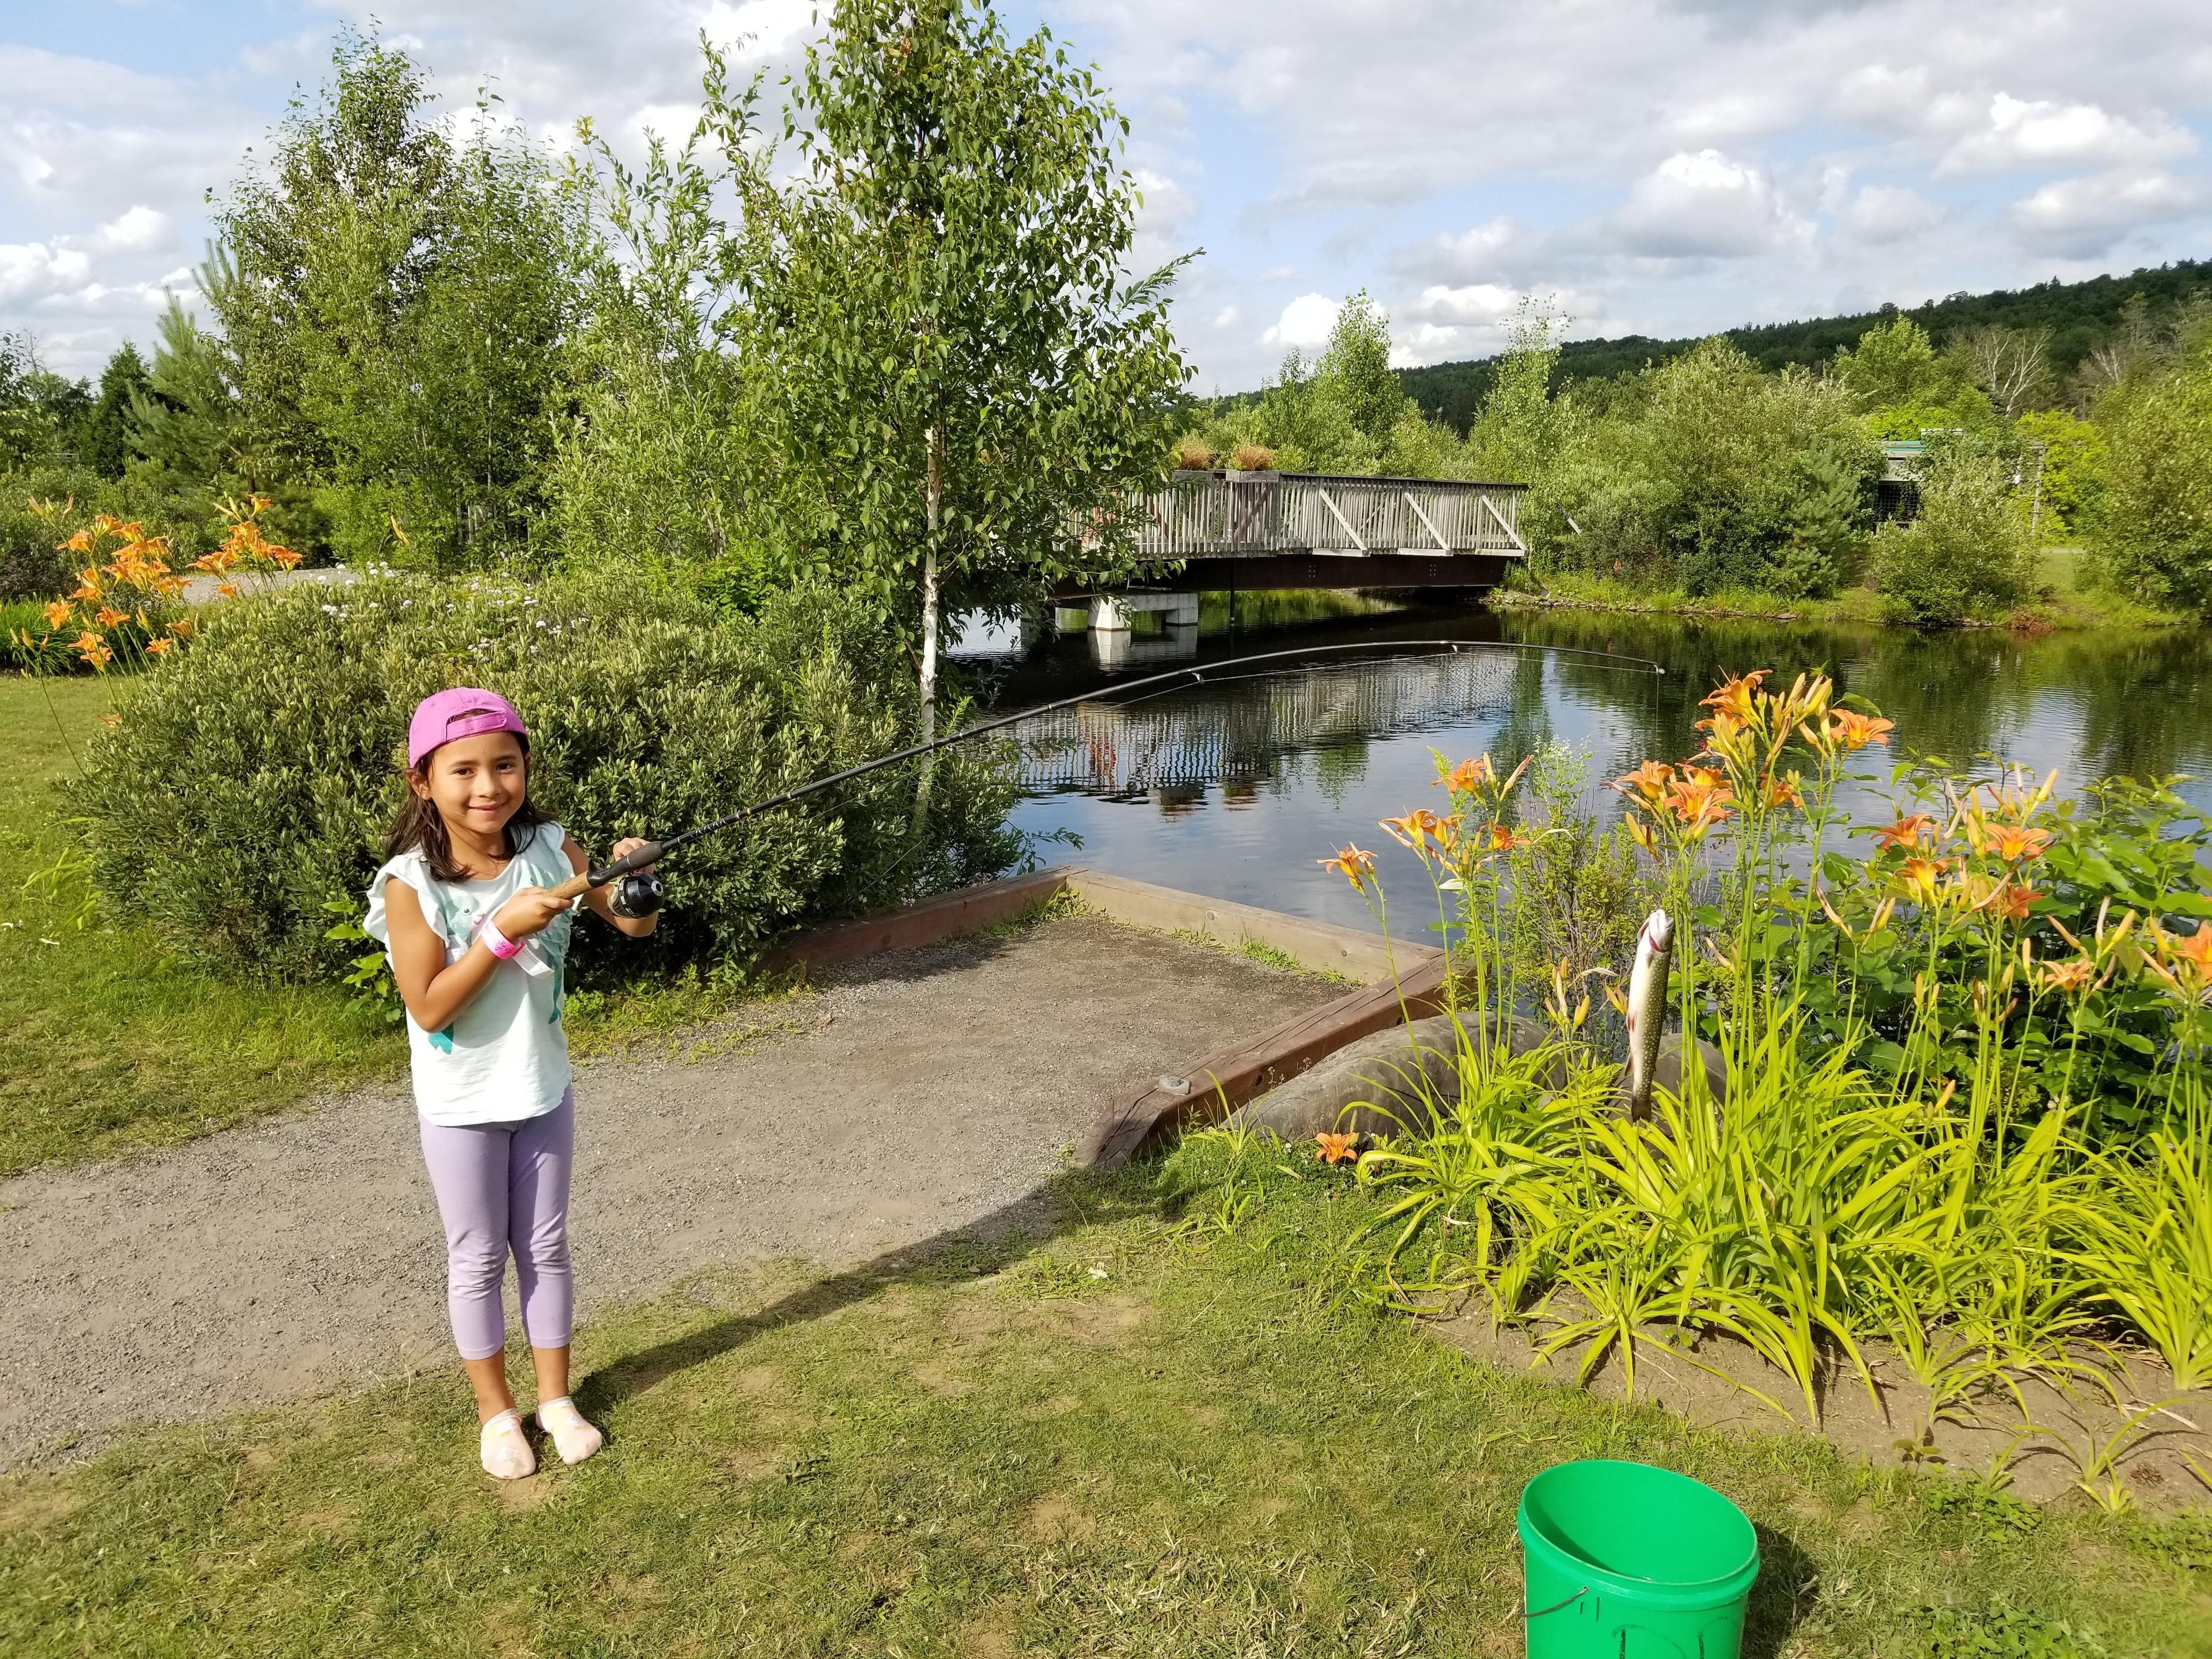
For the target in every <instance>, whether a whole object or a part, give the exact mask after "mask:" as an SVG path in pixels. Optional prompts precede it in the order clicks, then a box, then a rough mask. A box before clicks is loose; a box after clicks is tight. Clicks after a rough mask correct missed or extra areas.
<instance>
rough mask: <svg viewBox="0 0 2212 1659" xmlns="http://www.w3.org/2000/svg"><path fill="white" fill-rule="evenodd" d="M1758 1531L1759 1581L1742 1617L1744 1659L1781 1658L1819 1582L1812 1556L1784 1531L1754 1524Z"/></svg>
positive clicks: (1752, 1588) (1817, 1569) (1818, 1574)
mask: <svg viewBox="0 0 2212 1659" xmlns="http://www.w3.org/2000/svg"><path fill="white" fill-rule="evenodd" d="M1753 1530H1754V1531H1756V1532H1757V1533H1758V1534H1759V1582H1758V1583H1755V1584H1753V1586H1752V1587H1751V1609H1750V1612H1749V1613H1748V1614H1747V1616H1746V1618H1745V1620H1744V1627H1743V1659H1780V1655H1781V1653H1782V1650H1783V1649H1784V1647H1785V1646H1786V1645H1788V1644H1789V1640H1790V1632H1792V1631H1794V1630H1796V1628H1797V1621H1798V1620H1801V1619H1802V1618H1803V1617H1804V1616H1805V1609H1806V1607H1807V1606H1808V1604H1809V1603H1810V1601H1811V1600H1812V1596H1813V1592H1814V1589H1815V1587H1816V1586H1817V1585H1818V1583H1819V1582H1820V1569H1819V1568H1818V1567H1816V1566H1815V1565H1814V1563H1813V1558H1812V1557H1811V1556H1809V1555H1808V1554H1806V1553H1805V1552H1804V1551H1803V1550H1802V1549H1800V1548H1799V1547H1797V1541H1796V1539H1794V1538H1792V1537H1790V1534H1788V1533H1786V1532H1777V1531H1775V1530H1774V1528H1771V1527H1762V1526H1759V1524H1758V1523H1757V1522H1753Z"/></svg>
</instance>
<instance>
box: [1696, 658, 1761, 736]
mask: <svg viewBox="0 0 2212 1659" xmlns="http://www.w3.org/2000/svg"><path fill="white" fill-rule="evenodd" d="M1769 672H1770V670H1767V669H1764V668H1754V669H1753V670H1752V671H1751V672H1749V673H1748V674H1739V675H1737V676H1736V677H1735V678H1734V679H1732V680H1723V682H1722V683H1721V684H1719V685H1718V686H1717V687H1716V688H1715V689H1714V690H1713V692H1712V695H1711V696H1708V697H1706V698H1705V701H1704V702H1701V703H1700V704H1699V707H1700V708H1711V709H1713V710H1715V711H1717V713H1719V714H1728V715H1730V716H1732V717H1733V718H1734V719H1735V720H1737V721H1738V722H1740V723H1741V724H1745V725H1748V724H1749V723H1750V722H1751V721H1752V720H1753V718H1754V717H1755V716H1756V714H1757V713H1758V709H1759V682H1760V681H1761V680H1763V679H1765V678H1766V677H1767V674H1768V673H1769Z"/></svg>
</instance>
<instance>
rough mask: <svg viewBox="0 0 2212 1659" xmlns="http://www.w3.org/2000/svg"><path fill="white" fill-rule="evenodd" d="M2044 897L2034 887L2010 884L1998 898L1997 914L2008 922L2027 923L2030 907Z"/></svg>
mask: <svg viewBox="0 0 2212 1659" xmlns="http://www.w3.org/2000/svg"><path fill="white" fill-rule="evenodd" d="M2042 896H2043V895H2042V894H2041V893H2039V892H2038V891H2036V890H2035V889H2034V888H2033V887H2023V886H2021V884H2019V883H2018V882H2008V883H2007V884H2006V885H2005V887H2004V890H2003V891H2002V893H2000V894H1999V895H1998V897H1997V907H1996V908H1997V914H1998V915H2001V916H2002V917H2003V918H2004V919H2005V920H2006V921H2027V918H2028V914H2029V910H2030V907H2032V906H2033V904H2034V903H2035V902H2036V900H2038V899H2039V898H2041V897H2042Z"/></svg>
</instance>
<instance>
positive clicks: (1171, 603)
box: [1089, 593, 1198, 668]
mask: <svg viewBox="0 0 2212 1659" xmlns="http://www.w3.org/2000/svg"><path fill="white" fill-rule="evenodd" d="M1139 611H1148V612H1151V613H1152V614H1153V615H1155V616H1157V617H1159V619H1160V632H1159V634H1158V635H1157V636H1153V635H1147V636H1146V637H1145V638H1142V639H1139V638H1138V637H1137V636H1136V634H1135V632H1134V629H1133V623H1132V621H1131V618H1132V617H1134V616H1135V615H1136V614H1137V613H1138V612H1139ZM1089 621H1090V630H1091V655H1092V657H1093V658H1094V659H1097V663H1098V665H1099V666H1100V667H1101V668H1127V667H1132V666H1134V665H1137V664H1139V663H1169V662H1188V661H1189V660H1191V659H1193V658H1194V657H1195V656H1197V655H1198V595H1197V594H1195V593H1101V594H1098V595H1097V596H1096V597H1095V598H1093V599H1091V615H1090V619H1089Z"/></svg>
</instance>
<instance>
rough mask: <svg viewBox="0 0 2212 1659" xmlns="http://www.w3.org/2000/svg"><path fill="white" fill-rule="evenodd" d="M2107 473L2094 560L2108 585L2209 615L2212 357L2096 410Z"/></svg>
mask: <svg viewBox="0 0 2212 1659" xmlns="http://www.w3.org/2000/svg"><path fill="white" fill-rule="evenodd" d="M2097 415H2098V419H2099V421H2100V424H2102V425H2104V427H2105V428H2106V442H2107V445H2108V454H2109V471H2108V483H2107V487H2106V497H2105V513H2104V520H2103V526H2102V529H2103V533H2102V535H2101V537H2100V548H2099V551H2100V556H2101V559H2102V562H2103V566H2104V571H2105V574H2106V576H2107V577H2108V579H2109V580H2111V581H2112V583H2113V585H2114V586H2118V587H2119V588H2121V589H2122V590H2123V591H2132V592H2138V593H2142V594H2144V595H2146V596H2148V597H2150V598H2152V599H2156V600H2160V601H2163V602H2164V603H2166V604H2169V605H2176V606H2179V607H2182V608H2185V609H2187V610H2191V611H2204V612H2206V613H2208V614H2212V351H2208V352H2205V353H2203V354H2201V355H2200V356H2199V357H2198V358H2197V361H2195V362H2191V363H2188V364H2185V366H2183V367H2182V368H2178V369H2175V370H2173V371H2172V372H2171V373H2169V374H2166V375H2164V376H2162V377H2160V379H2158V380H2154V381H2152V382H2151V383H2149V384H2148V385H2144V386H2133V385H2123V386H2120V387H2118V388H2117V389H2116V390H2115V391H2114V392H2112V394H2111V395H2110V396H2108V397H2107V398H2106V399H2105V400H2104V401H2102V402H2100V404H2098V406H2097Z"/></svg>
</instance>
